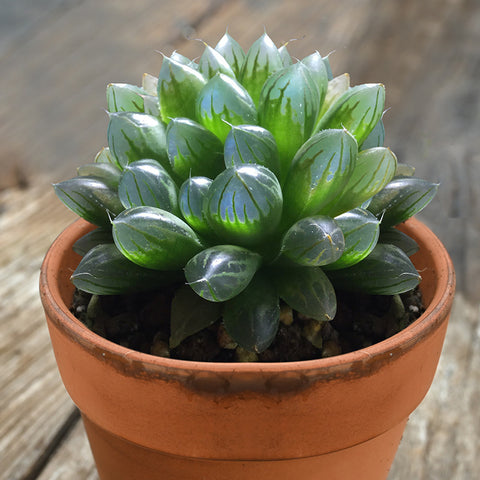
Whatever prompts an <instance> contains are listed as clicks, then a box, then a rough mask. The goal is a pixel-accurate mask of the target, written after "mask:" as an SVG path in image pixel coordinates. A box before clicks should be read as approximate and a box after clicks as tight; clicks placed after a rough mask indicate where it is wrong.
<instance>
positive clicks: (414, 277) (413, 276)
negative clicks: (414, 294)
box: [328, 243, 421, 295]
mask: <svg viewBox="0 0 480 480" xmlns="http://www.w3.org/2000/svg"><path fill="white" fill-rule="evenodd" d="M328 276H329V278H330V280H331V281H332V282H333V284H334V285H335V287H337V288H340V289H343V290H348V291H359V292H364V293H368V294H370V295H395V294H396V293H403V292H408V291H409V290H412V289H413V288H415V287H416V286H417V285H418V283H419V282H420V278H421V277H420V275H419V274H418V272H417V270H416V269H415V267H414V265H413V263H412V262H411V261H410V259H409V258H408V256H407V255H406V254H405V253H404V252H403V251H402V250H400V249H399V248H398V247H396V246H394V245H385V244H382V243H378V244H377V245H376V246H375V248H374V249H373V250H372V252H371V253H370V255H368V257H366V258H365V259H363V260H362V261H361V262H359V263H357V264H355V265H353V266H352V267H348V268H343V269H341V270H333V271H329V272H328Z"/></svg>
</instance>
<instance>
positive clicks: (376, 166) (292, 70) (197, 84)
mask: <svg viewBox="0 0 480 480" xmlns="http://www.w3.org/2000/svg"><path fill="white" fill-rule="evenodd" d="M384 102H385V88H384V86H383V85H381V84H363V85H357V86H350V84H349V76H348V74H343V75H340V76H338V77H335V78H332V74H331V69H330V64H329V60H328V57H322V56H321V55H320V54H319V53H318V52H315V53H313V54H312V55H309V56H308V57H306V58H304V59H303V60H300V61H294V60H293V59H292V58H291V56H290V55H289V53H288V51H287V48H286V45H284V46H282V47H280V48H277V47H276V46H275V45H274V43H273V42H272V40H271V39H270V38H269V37H268V35H267V34H266V33H264V34H263V35H262V36H261V37H260V38H259V39H258V40H257V41H256V42H255V43H254V44H253V45H252V46H251V47H250V49H249V50H248V52H247V53H246V54H245V52H244V51H243V50H242V48H241V47H240V46H239V44H238V43H237V42H236V41H235V40H234V39H233V38H232V37H231V36H230V35H228V33H227V34H225V35H224V36H223V38H222V39H221V40H220V41H219V43H218V44H217V46H216V47H215V48H212V47H210V46H208V45H207V46H206V47H205V50H204V52H203V54H202V56H201V57H200V59H199V61H198V63H195V62H194V61H191V60H189V59H188V58H186V57H184V56H182V55H180V54H178V53H176V52H175V53H174V54H173V55H171V56H170V57H164V59H163V63H162V66H161V69H160V74H159V77H158V79H157V78H155V77H153V76H151V75H148V74H145V75H144V77H143V81H142V86H141V87H138V86H133V85H127V84H110V85H109V86H108V87H107V106H108V111H109V126H108V135H107V136H108V147H106V148H103V149H102V150H101V151H100V153H99V154H98V155H97V157H96V158H95V162H94V163H92V164H88V165H85V166H82V167H80V168H79V169H78V176H76V177H74V178H72V179H69V180H66V181H63V182H61V183H58V184H56V185H55V186H54V187H55V191H56V193H57V195H58V197H59V198H60V199H61V200H62V201H63V202H64V203H65V205H66V206H67V207H69V208H70V209H71V210H73V211H74V212H76V213H77V214H78V215H80V216H81V217H83V218H84V219H86V220H88V221H89V222H91V223H93V224H95V225H97V226H98V228H97V229H95V230H93V231H92V232H91V233H89V234H88V235H86V236H85V237H83V238H81V239H80V240H78V242H77V243H76V244H75V247H74V248H75V250H76V251H77V252H78V253H80V254H81V255H82V256H83V259H82V260H81V262H80V264H79V266H78V268H77V269H76V271H75V272H74V273H73V275H72V281H73V283H74V284H75V285H76V287H77V288H78V289H80V290H83V291H85V292H90V293H93V294H96V295H116V294H123V293H129V292H137V291H143V290H153V289H158V288H162V287H164V286H167V285H178V286H179V290H178V295H177V296H176V297H175V299H174V304H175V305H177V306H178V304H179V302H180V301H181V302H183V303H184V304H187V305H191V308H192V309H194V311H195V312H196V315H194V316H192V315H184V309H181V308H176V307H175V305H174V307H175V308H172V318H171V338H170V344H171V346H172V347H175V346H176V345H178V344H179V343H180V342H182V340H184V339H185V338H186V337H187V336H189V335H192V334H193V333H196V332H198V331H200V330H202V329H204V328H206V327H208V326H209V325H211V324H212V323H214V322H216V321H217V320H218V319H219V318H220V317H221V318H222V321H223V326H224V329H225V330H226V332H227V333H228V335H229V336H230V337H231V338H232V339H233V341H234V342H236V343H237V344H238V345H240V346H241V347H242V348H243V349H245V350H247V351H252V352H261V351H263V350H265V349H266V348H267V347H268V346H269V345H270V344H271V342H272V341H273V339H274V338H275V335H276V332H277V329H278V326H279V319H280V311H281V305H285V304H286V305H288V306H290V307H291V308H292V309H294V310H296V311H297V312H299V313H301V314H303V315H306V316H308V317H310V318H311V319H314V320H315V321H317V322H328V321H330V320H332V319H333V318H334V317H335V313H336V308H337V300H336V293H335V289H341V290H346V291H349V290H352V291H363V292H366V293H370V294H379V295H393V294H398V293H402V292H405V291H409V290H411V289H413V288H414V287H416V286H417V284H418V283H419V280H420V276H419V274H418V272H417V271H416V269H415V267H414V266H413V264H412V262H411V261H410V259H409V255H411V254H412V253H414V252H415V250H416V244H415V242H414V241H413V240H412V239H410V238H409V237H407V236H406V235H404V234H402V233H400V232H399V231H398V230H396V229H394V228H393V227H394V226H395V225H397V224H398V223H401V222H403V221H405V220H406V219H408V218H409V217H411V216H412V215H414V214H416V213H417V212H418V211H420V210H421V209H422V208H423V207H425V206H426V205H427V204H428V203H429V202H430V200H431V199H432V198H433V196H434V195H435V192H436V190H437V187H438V185H436V184H433V183H430V182H427V181H425V180H422V179H418V178H415V177H413V169H412V168H410V167H408V166H406V165H402V164H397V159H396V157H395V155H394V153H393V152H392V151H391V150H390V149H389V148H387V147H384V146H383V143H384V127H383V123H382V114H383V110H384ZM179 312H180V313H179ZM182 312H183V313H182Z"/></svg>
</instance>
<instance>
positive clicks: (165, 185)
mask: <svg viewBox="0 0 480 480" xmlns="http://www.w3.org/2000/svg"><path fill="white" fill-rule="evenodd" d="M118 195H119V197H120V200H121V202H122V205H123V206H124V207H125V208H132V207H140V206H142V205H143V206H150V207H157V208H161V209H162V210H166V211H167V212H171V213H174V214H177V213H179V209H178V200H177V198H178V188H177V186H176V184H175V182H174V181H173V179H172V177H171V176H170V175H169V174H168V172H167V171H166V170H165V169H164V168H163V167H162V166H161V165H160V164H159V163H158V162H156V161H155V160H148V159H146V160H138V161H137V162H132V163H130V164H129V165H127V166H126V167H125V170H124V172H123V174H122V178H121V180H120V184H119V186H118Z"/></svg>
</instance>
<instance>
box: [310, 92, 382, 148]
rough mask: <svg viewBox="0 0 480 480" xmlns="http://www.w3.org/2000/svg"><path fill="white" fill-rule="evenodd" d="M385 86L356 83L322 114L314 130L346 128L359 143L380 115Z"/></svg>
mask: <svg viewBox="0 0 480 480" xmlns="http://www.w3.org/2000/svg"><path fill="white" fill-rule="evenodd" d="M384 105H385V87H384V86H383V85H382V84H379V83H369V84H364V85H357V86H355V87H352V88H350V89H349V90H348V91H346V92H345V93H344V94H343V95H342V96H341V97H340V98H339V99H338V100H337V101H336V102H335V105H333V106H332V107H331V109H330V110H329V112H328V115H325V116H323V117H322V118H321V119H320V121H319V123H317V125H316V127H315V131H316V132H318V131H319V130H324V129H326V128H346V129H347V130H348V131H349V132H350V133H351V134H352V135H353V136H354V137H355V138H356V140H357V142H358V144H359V145H361V144H362V143H363V142H364V141H365V139H366V138H367V137H368V135H369V134H370V132H371V131H372V130H373V128H374V127H375V125H376V124H377V123H378V121H379V120H380V119H381V117H382V113H383V107H384Z"/></svg>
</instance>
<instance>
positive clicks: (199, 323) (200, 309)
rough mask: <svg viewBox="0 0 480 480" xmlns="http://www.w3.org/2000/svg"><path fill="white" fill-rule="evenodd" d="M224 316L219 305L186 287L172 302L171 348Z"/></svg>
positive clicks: (176, 294) (182, 288)
mask: <svg viewBox="0 0 480 480" xmlns="http://www.w3.org/2000/svg"><path fill="white" fill-rule="evenodd" d="M221 315H222V307H221V305H220V304H218V303H213V302H207V301H206V300H204V299H203V298H201V297H199V296H198V295H197V294H196V293H195V292H194V291H193V290H192V289H191V288H190V287H188V286H187V285H184V286H182V287H180V288H179V289H178V290H177V291H176V292H175V296H174V297H173V300H172V308H171V314H170V342H169V343H170V348H175V347H178V345H180V343H182V342H183V340H185V339H186V338H187V337H189V336H190V335H194V334H195V333H197V332H200V331H201V330H203V329H204V328H207V327H209V326H210V325H212V324H213V323H215V322H216V321H217V320H218V319H219V318H220V317H221Z"/></svg>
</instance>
